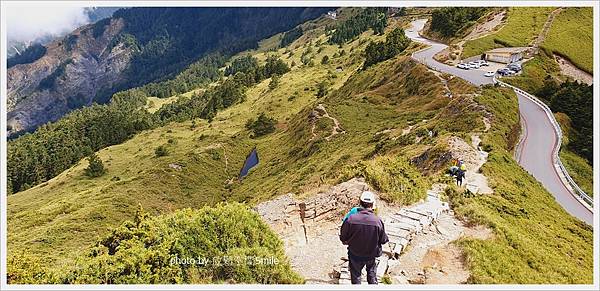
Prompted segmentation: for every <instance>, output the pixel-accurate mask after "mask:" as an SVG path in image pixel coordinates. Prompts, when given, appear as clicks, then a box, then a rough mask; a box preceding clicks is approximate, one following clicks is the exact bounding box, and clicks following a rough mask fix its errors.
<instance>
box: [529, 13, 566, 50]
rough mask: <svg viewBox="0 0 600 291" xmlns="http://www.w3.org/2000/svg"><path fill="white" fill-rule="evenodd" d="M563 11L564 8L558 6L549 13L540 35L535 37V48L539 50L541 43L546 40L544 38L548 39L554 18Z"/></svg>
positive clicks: (533, 45)
mask: <svg viewBox="0 0 600 291" xmlns="http://www.w3.org/2000/svg"><path fill="white" fill-rule="evenodd" d="M561 11H562V8H560V7H559V8H556V9H555V10H553V11H552V12H550V15H548V19H547V20H546V22H545V23H544V26H543V27H542V31H541V32H540V34H539V35H538V37H537V38H536V39H535V41H534V42H533V44H532V47H533V48H534V50H536V51H537V50H538V48H539V47H540V45H541V44H542V43H543V42H544V40H545V39H546V36H547V35H548V32H549V31H550V27H552V22H553V21H554V18H555V17H556V16H557V15H558V14H559V13H560V12H561Z"/></svg>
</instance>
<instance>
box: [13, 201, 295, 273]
mask: <svg viewBox="0 0 600 291" xmlns="http://www.w3.org/2000/svg"><path fill="white" fill-rule="evenodd" d="M29 259H30V258H27V257H13V258H12V261H11V264H10V265H11V269H10V270H9V272H8V282H9V283H11V282H21V283H23V282H27V283H62V284H174V283H180V284H181V283H186V284H208V283H224V282H227V283H249V284H290V283H296V284H298V283H302V282H303V279H302V278H301V277H300V275H298V274H297V273H295V272H294V271H292V269H291V266H290V264H289V262H288V260H287V258H286V257H285V253H284V250H283V243H282V242H281V240H279V238H278V237H277V235H276V234H275V233H274V232H273V231H272V230H271V229H270V228H269V226H268V225H267V224H266V223H265V222H263V221H262V219H261V218H260V217H259V216H258V214H257V213H256V212H254V211H252V210H250V209H249V208H248V207H247V206H245V205H242V204H237V203H233V204H220V205H216V206H212V207H209V206H207V207H203V208H200V209H197V210H192V209H183V210H178V211H175V212H174V213H171V214H167V215H160V216H155V217H149V215H148V214H147V213H144V212H143V211H142V210H141V209H138V211H137V212H136V215H135V217H134V219H133V221H125V222H124V223H123V224H121V225H120V226H119V227H116V228H114V229H112V230H111V232H110V234H108V235H107V236H106V237H104V238H102V239H101V240H98V242H97V245H96V246H95V247H94V248H93V249H92V250H91V251H90V252H89V253H88V254H87V255H85V256H82V257H79V258H78V261H77V263H76V264H75V265H74V266H69V267H68V268H66V269H62V270H51V269H47V268H45V267H42V266H41V264H39V263H35V261H33V262H32V261H29ZM34 260H35V258H34ZM33 274H35V276H32V275H33Z"/></svg>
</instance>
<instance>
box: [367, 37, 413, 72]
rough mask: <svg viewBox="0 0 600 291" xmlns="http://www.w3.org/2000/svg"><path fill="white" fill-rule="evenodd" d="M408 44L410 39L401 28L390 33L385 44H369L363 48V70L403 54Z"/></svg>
mask: <svg viewBox="0 0 600 291" xmlns="http://www.w3.org/2000/svg"><path fill="white" fill-rule="evenodd" d="M409 44H410V39H409V38H408V37H406V35H405V34H404V30H403V29H402V28H396V29H394V30H393V31H392V32H390V33H389V34H388V35H387V37H386V39H385V42H383V41H378V42H371V43H369V45H367V48H365V64H364V67H363V68H368V67H369V66H372V65H374V64H377V63H379V62H383V61H385V60H389V59H391V58H393V57H395V56H396V55H398V54H399V53H401V52H403V51H404V50H405V49H406V48H407V47H408V45H409Z"/></svg>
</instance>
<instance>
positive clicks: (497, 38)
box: [462, 7, 555, 59]
mask: <svg viewBox="0 0 600 291" xmlns="http://www.w3.org/2000/svg"><path fill="white" fill-rule="evenodd" d="M554 9H555V8H554V7H510V8H508V11H507V15H506V16H505V18H506V20H505V21H506V24H504V26H502V28H500V30H499V31H497V32H495V33H492V34H490V35H487V36H484V37H481V38H478V39H474V40H469V41H467V42H466V43H465V44H464V46H463V52H462V58H463V59H465V58H468V57H472V56H476V55H480V54H482V53H484V52H485V51H487V50H490V49H493V48H496V47H519V46H528V45H531V44H532V42H533V41H534V40H535V39H536V38H537V36H538V35H539V34H540V32H541V31H542V27H543V26H544V23H545V22H546V20H547V18H548V15H549V14H550V12H552V10H554Z"/></svg>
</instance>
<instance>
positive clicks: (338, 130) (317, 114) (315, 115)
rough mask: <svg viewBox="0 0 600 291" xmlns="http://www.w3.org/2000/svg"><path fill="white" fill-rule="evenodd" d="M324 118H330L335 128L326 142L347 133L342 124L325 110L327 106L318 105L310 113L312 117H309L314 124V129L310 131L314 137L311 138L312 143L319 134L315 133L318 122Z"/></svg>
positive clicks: (326, 138)
mask: <svg viewBox="0 0 600 291" xmlns="http://www.w3.org/2000/svg"><path fill="white" fill-rule="evenodd" d="M323 117H325V118H329V119H331V121H332V122H333V127H332V129H331V134H330V135H328V136H326V137H325V140H327V141H329V140H331V139H332V138H333V137H334V136H336V135H338V134H343V133H346V131H345V130H344V129H343V128H342V127H341V126H340V122H339V121H338V120H337V118H335V117H332V116H331V115H329V113H328V112H327V110H326V109H325V106H323V104H321V103H319V105H317V107H315V109H314V110H313V111H312V112H311V113H310V116H309V119H310V121H311V123H312V127H311V129H310V132H311V134H312V137H311V138H310V141H312V140H314V139H315V138H317V134H316V133H315V129H316V127H317V120H319V119H321V118H323Z"/></svg>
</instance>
